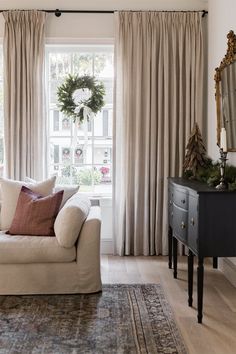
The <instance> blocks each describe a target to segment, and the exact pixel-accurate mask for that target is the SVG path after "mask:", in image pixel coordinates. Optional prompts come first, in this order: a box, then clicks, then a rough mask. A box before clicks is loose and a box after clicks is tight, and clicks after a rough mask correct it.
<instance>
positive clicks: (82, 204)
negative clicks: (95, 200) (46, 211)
mask: <svg viewBox="0 0 236 354" xmlns="http://www.w3.org/2000/svg"><path fill="white" fill-rule="evenodd" d="M90 207H91V203H90V200H89V199H88V197H86V196H85V195H81V194H76V195H74V196H73V197H71V198H70V199H69V200H68V201H67V202H66V204H65V205H64V206H63V208H62V209H61V210H60V211H59V213H58V215H57V217H56V220H55V223H54V232H55V234H56V238H57V241H58V243H59V244H60V245H61V246H62V247H66V248H71V247H73V246H74V244H75V242H76V241H77V238H78V236H79V233H80V230H81V227H82V225H83V223H84V221H85V219H86V218H87V216H88V213H89V210H90Z"/></svg>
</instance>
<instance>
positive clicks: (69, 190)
mask: <svg viewBox="0 0 236 354" xmlns="http://www.w3.org/2000/svg"><path fill="white" fill-rule="evenodd" d="M25 182H27V183H28V182H31V183H37V181H35V180H34V179H32V178H30V177H25ZM79 187H80V186H75V187H73V186H66V185H65V186H63V185H61V184H58V185H57V186H56V187H55V188H54V190H53V193H57V192H59V191H64V193H63V198H62V202H61V206H60V210H61V208H62V207H63V206H64V205H65V203H66V202H67V200H68V199H70V198H71V197H72V196H73V195H74V194H76V193H77V192H78V190H79Z"/></svg>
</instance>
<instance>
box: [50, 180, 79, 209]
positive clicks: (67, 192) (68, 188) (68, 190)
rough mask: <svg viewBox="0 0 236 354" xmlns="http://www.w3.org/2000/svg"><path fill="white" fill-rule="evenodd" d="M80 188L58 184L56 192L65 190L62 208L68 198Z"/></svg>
mask: <svg viewBox="0 0 236 354" xmlns="http://www.w3.org/2000/svg"><path fill="white" fill-rule="evenodd" d="M78 190H79V186H76V187H71V186H61V185H57V186H56V187H55V188H54V191H53V192H54V193H57V192H59V191H64V193H63V198H62V202H61V206H60V209H61V208H62V207H63V206H64V205H65V203H66V202H67V200H68V199H70V198H71V197H72V196H73V195H74V194H76V193H77V192H78Z"/></svg>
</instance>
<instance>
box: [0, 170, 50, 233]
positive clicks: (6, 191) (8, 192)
mask: <svg viewBox="0 0 236 354" xmlns="http://www.w3.org/2000/svg"><path fill="white" fill-rule="evenodd" d="M55 182H56V177H55V176H54V177H52V178H49V179H47V180H45V181H43V182H38V183H26V182H22V181H14V180H11V179H6V178H0V183H1V190H2V207H1V229H2V230H6V229H9V227H10V226H11V223H12V220H13V217H14V215H15V211H16V205H17V201H18V198H19V195H20V191H21V187H22V186H26V187H28V188H30V189H32V191H34V192H37V193H39V194H41V195H42V196H43V197H46V196H47V195H50V194H52V192H53V188H54V186H55Z"/></svg>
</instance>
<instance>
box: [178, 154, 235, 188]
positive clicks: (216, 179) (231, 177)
mask: <svg viewBox="0 0 236 354" xmlns="http://www.w3.org/2000/svg"><path fill="white" fill-rule="evenodd" d="M183 177H184V178H187V179H194V180H197V181H200V182H203V183H207V184H208V185H209V186H210V187H215V186H217V184H219V183H220V164H219V162H218V161H216V162H215V161H212V159H210V158H208V159H207V160H206V163H205V165H204V166H200V167H199V168H198V170H197V173H196V175H195V176H193V172H192V171H190V170H187V171H185V172H184V173H183ZM225 182H226V184H227V186H228V189H229V190H230V191H236V167H235V166H233V165H230V164H226V166H225Z"/></svg>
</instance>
